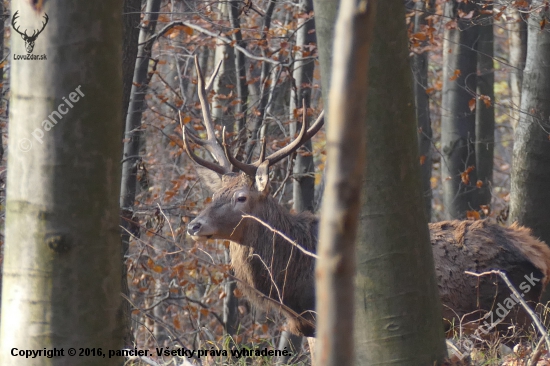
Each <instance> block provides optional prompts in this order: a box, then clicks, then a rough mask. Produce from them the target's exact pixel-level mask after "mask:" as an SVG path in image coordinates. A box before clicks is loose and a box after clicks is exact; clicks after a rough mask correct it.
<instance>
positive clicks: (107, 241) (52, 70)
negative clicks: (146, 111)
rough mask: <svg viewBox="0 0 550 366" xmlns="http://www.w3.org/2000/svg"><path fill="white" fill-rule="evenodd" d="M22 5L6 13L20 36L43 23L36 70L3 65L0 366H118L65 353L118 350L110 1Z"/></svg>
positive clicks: (114, 9)
mask: <svg viewBox="0 0 550 366" xmlns="http://www.w3.org/2000/svg"><path fill="white" fill-rule="evenodd" d="M32 4H34V3H32V2H29V1H23V0H19V1H13V2H12V6H13V9H17V10H18V11H19V18H18V22H20V24H21V26H22V27H24V28H29V29H32V28H36V27H37V26H40V25H41V23H42V22H43V21H44V16H45V14H46V13H47V15H48V16H49V19H50V22H49V23H48V24H47V26H46V28H45V29H44V32H43V33H41V34H40V36H39V37H38V39H37V41H36V44H35V47H34V54H35V55H42V54H45V55H46V57H47V59H46V60H35V61H21V60H14V61H12V63H11V78H12V79H11V81H12V83H11V101H10V126H9V134H10V155H9V160H8V166H9V168H8V183H7V189H8V191H7V207H6V244H5V245H6V246H5V252H4V254H5V257H4V260H5V262H4V288H3V296H2V301H3V306H2V321H1V337H0V342H1V343H0V349H1V352H0V364H2V365H18V366H21V365H71V366H72V365H120V364H121V363H122V359H121V358H120V357H113V358H103V357H78V354H77V356H74V357H72V356H70V355H69V350H70V349H71V347H74V348H76V351H78V350H79V348H84V349H95V350H99V349H102V352H107V350H110V349H112V350H116V349H120V347H121V346H122V341H121V340H122V327H121V319H120V317H119V314H118V310H119V308H120V299H121V297H120V290H121V288H120V273H121V268H120V266H121V256H120V231H119V228H118V225H119V206H118V199H119V194H120V166H119V162H120V156H121V149H120V147H121V143H120V142H121V137H122V136H121V130H120V120H121V104H122V70H121V65H122V58H121V49H122V19H121V9H122V1H113V0H109V1H106V0H103V1H102V0H98V1H94V2H88V1H79V2H74V1H67V0H65V1H64V0H59V1H52V2H46V3H42V2H41V3H40V4H43V5H42V6H40V7H39V6H38V5H34V6H35V8H33V5H32ZM67 30H70V31H67ZM92 30H93V31H92ZM11 41H12V47H11V50H12V52H13V54H14V55H21V54H27V52H26V51H25V43H24V42H23V40H22V39H21V37H16V36H13V37H12V38H11ZM15 348H16V349H18V350H44V349H47V350H53V349H56V350H57V354H56V356H57V357H53V358H48V357H45V356H44V355H42V357H37V358H25V357H24V356H23V357H21V356H12V352H14V349H15ZM61 350H63V354H62V355H61Z"/></svg>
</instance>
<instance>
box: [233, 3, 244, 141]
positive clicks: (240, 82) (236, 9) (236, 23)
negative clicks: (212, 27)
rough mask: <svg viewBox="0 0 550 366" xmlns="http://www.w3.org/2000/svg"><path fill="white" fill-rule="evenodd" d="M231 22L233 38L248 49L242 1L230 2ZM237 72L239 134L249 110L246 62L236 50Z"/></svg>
mask: <svg viewBox="0 0 550 366" xmlns="http://www.w3.org/2000/svg"><path fill="white" fill-rule="evenodd" d="M229 3H230V10H229V20H230V22H231V27H233V29H234V30H235V31H234V33H233V34H232V35H231V38H233V40H234V41H235V42H236V45H237V46H240V47H243V48H244V47H246V43H245V42H243V35H242V32H241V21H240V18H239V15H240V6H242V2H241V1H240V0H230V1H229ZM234 52H235V70H236V78H237V82H236V90H237V98H239V100H240V104H238V105H237V108H236V112H237V113H238V116H237V122H236V124H235V129H236V130H237V132H241V131H242V130H243V129H244V128H245V126H246V112H247V109H248V85H247V80H246V62H245V57H244V54H243V53H242V52H240V51H238V50H235V51H234Z"/></svg>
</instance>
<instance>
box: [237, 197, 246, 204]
mask: <svg viewBox="0 0 550 366" xmlns="http://www.w3.org/2000/svg"><path fill="white" fill-rule="evenodd" d="M237 202H241V203H242V202H246V196H240V197H237Z"/></svg>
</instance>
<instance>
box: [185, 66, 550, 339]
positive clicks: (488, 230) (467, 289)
mask: <svg viewBox="0 0 550 366" xmlns="http://www.w3.org/2000/svg"><path fill="white" fill-rule="evenodd" d="M197 75H198V79H199V88H198V89H199V99H200V102H201V106H202V111H203V118H204V122H205V127H206V131H207V139H206V140H201V139H199V138H198V137H196V136H194V135H193V134H191V133H190V132H189V131H186V128H184V132H183V134H184V138H183V140H184V146H185V149H186V151H187V153H188V155H189V156H190V157H191V158H192V159H193V160H194V161H195V162H196V163H198V164H200V165H202V166H204V167H206V168H208V169H209V170H211V171H213V172H215V173H217V174H214V175H215V177H214V179H213V180H214V181H215V182H214V183H213V182H210V186H211V187H212V186H213V187H215V188H213V189H214V190H215V193H214V195H213V197H212V202H211V203H210V205H209V206H208V207H207V208H205V209H204V210H203V211H202V212H201V213H200V214H199V216H198V217H197V218H195V219H194V220H193V221H191V222H190V223H189V225H188V230H187V231H188V233H189V234H190V235H191V236H192V237H193V238H195V239H205V238H213V239H223V240H229V241H230V252H231V264H232V266H233V268H234V270H235V276H236V277H237V278H238V279H239V287H240V288H241V289H242V291H243V293H244V294H245V295H246V296H247V297H248V298H249V299H250V300H252V302H253V303H256V304H257V305H259V306H260V307H262V308H264V309H267V308H273V307H274V306H277V304H279V305H278V307H279V308H280V309H281V311H282V312H283V314H284V315H285V316H286V317H287V319H288V324H289V328H290V331H291V332H293V333H295V334H298V335H304V336H307V337H312V336H314V333H315V319H314V311H315V281H314V257H312V256H311V255H308V254H307V253H305V252H303V251H302V250H299V248H297V247H296V246H294V245H291V244H290V243H289V242H288V241H287V240H285V239H283V238H282V237H281V236H280V235H278V234H275V233H274V232H273V231H272V230H270V229H269V228H267V227H266V226H265V225H263V224H262V223H261V222H259V221H257V220H254V219H251V218H250V217H243V215H247V216H253V217H255V218H257V219H259V220H261V221H263V222H264V223H267V224H268V225H269V226H270V227H271V228H273V229H275V230H277V231H279V232H280V233H283V234H285V235H286V236H287V237H289V238H290V239H292V240H293V241H294V242H295V243H298V244H299V245H300V246H301V247H302V248H303V249H305V250H306V252H307V251H309V252H313V253H314V252H315V250H316V246H317V233H318V219H317V218H316V217H315V216H314V215H313V214H311V213H298V214H294V213H290V212H288V211H287V210H286V209H285V208H283V207H282V206H281V205H280V204H278V203H277V201H276V200H275V199H274V198H273V197H272V196H270V195H269V181H268V168H269V166H271V165H273V164H275V163H277V162H278V161H280V160H282V159H283V158H284V157H286V156H288V155H289V154H291V153H293V152H294V151H296V150H297V149H298V148H299V146H300V145H301V144H302V143H304V142H305V141H306V140H307V139H309V138H311V137H312V136H313V135H314V134H315V132H316V131H317V130H318V129H319V128H320V127H321V125H322V123H323V117H322V115H321V116H320V117H319V118H318V119H317V121H316V122H315V123H314V125H313V126H312V127H311V128H309V130H307V126H306V123H305V121H304V123H303V124H302V129H301V131H300V134H299V135H298V137H297V138H296V139H295V140H294V141H292V142H291V143H290V144H289V145H288V146H286V147H285V148H283V149H282V150H279V151H277V152H274V153H273V154H271V155H269V156H267V157H265V156H264V155H265V144H264V146H263V148H262V151H261V153H260V159H259V160H258V161H257V162H256V163H254V164H244V163H242V162H240V161H238V160H237V159H236V158H235V157H233V156H232V155H231V154H230V152H229V150H228V146H227V144H226V143H225V134H223V147H222V146H221V145H220V144H219V143H218V141H217V139H216V136H215V130H214V126H213V123H212V119H211V115H210V109H209V106H208V101H207V99H206V91H205V87H204V80H203V77H202V74H201V71H200V69H199V67H198V65H197ZM189 140H191V141H192V142H193V143H195V144H197V145H199V146H202V147H204V148H205V149H207V150H208V151H209V152H210V153H211V155H212V156H213V157H214V159H215V160H217V164H216V163H213V162H210V161H207V160H205V159H202V158H199V157H198V156H196V155H195V154H194V153H193V152H192V151H191V148H190V141H189ZM232 169H238V170H240V173H237V172H233V171H232ZM206 179H210V180H212V177H210V178H206ZM429 226H430V232H431V243H432V249H433V254H434V260H435V265H436V274H437V280H438V286H439V292H440V295H441V299H442V303H443V305H444V311H443V312H444V317H445V318H446V319H447V320H448V321H455V324H456V323H458V320H462V321H464V320H474V319H479V314H480V313H479V310H483V311H489V310H492V309H495V308H496V307H497V305H498V304H503V305H504V306H509V304H510V303H509V301H508V302H507V300H509V298H508V297H509V291H508V290H507V289H506V285H505V284H504V283H503V282H501V280H500V279H497V278H496V277H494V276H493V277H490V276H485V277H480V278H478V277H474V276H471V275H468V274H465V273H464V271H466V270H468V271H473V272H483V271H487V270H491V269H500V270H502V271H504V272H506V273H507V274H508V277H509V279H510V280H511V281H512V283H514V284H515V285H516V286H519V288H520V290H522V291H523V292H524V296H525V297H524V298H525V300H527V301H533V302H535V301H538V300H539V297H540V295H541V293H542V290H543V289H544V287H545V285H546V284H547V282H548V279H549V278H550V276H549V275H550V249H549V248H548V247H547V246H546V244H544V243H543V242H541V241H539V240H537V239H535V238H534V237H533V236H531V234H530V232H529V230H528V229H526V228H522V227H519V226H516V225H512V226H511V227H509V228H505V227H501V226H499V225H497V224H492V223H490V222H488V221H445V222H440V223H434V224H430V225H429ZM522 284H523V287H522ZM497 289H498V291H497ZM280 304H282V305H280ZM517 308H519V306H518V307H517ZM470 313H472V314H471V315H469V317H468V316H467V317H465V318H462V317H463V316H464V315H467V314H470ZM497 313H498V312H497ZM461 318H462V319H461ZM495 318H496V317H495ZM510 318H511V316H510ZM485 320H486V319H485ZM490 320H491V319H489V321H490ZM489 321H488V322H487V323H489ZM526 321H528V319H527V318H526V317H525V314H520V317H519V318H518V322H520V323H521V322H526Z"/></svg>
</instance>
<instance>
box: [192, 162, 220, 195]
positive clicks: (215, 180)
mask: <svg viewBox="0 0 550 366" xmlns="http://www.w3.org/2000/svg"><path fill="white" fill-rule="evenodd" d="M195 168H196V169H197V174H198V175H199V178H200V179H201V182H202V183H203V184H204V185H205V186H206V187H207V188H208V190H209V191H211V192H212V193H214V192H217V191H218V190H219V189H220V188H221V187H222V177H221V176H220V175H219V174H218V173H216V172H215V171H213V170H210V169H207V168H203V167H202V166H200V165H196V166H195Z"/></svg>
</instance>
